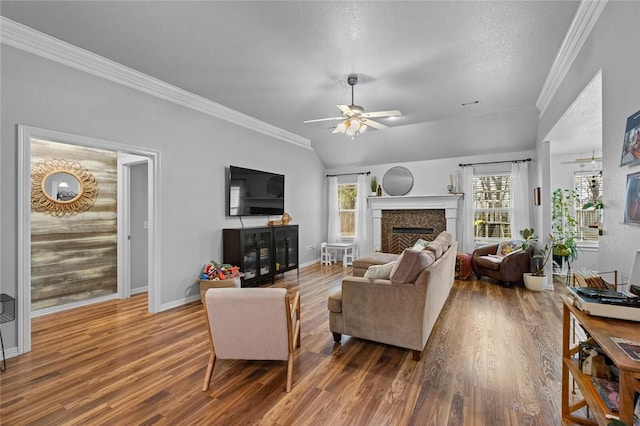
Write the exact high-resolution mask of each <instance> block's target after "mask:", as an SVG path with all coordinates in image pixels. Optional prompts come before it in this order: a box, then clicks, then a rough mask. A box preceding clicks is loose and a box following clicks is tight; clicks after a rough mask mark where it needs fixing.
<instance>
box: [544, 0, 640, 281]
mask: <svg viewBox="0 0 640 426" xmlns="http://www.w3.org/2000/svg"><path fill="white" fill-rule="evenodd" d="M638 22H640V3H639V2H617V1H610V2H608V3H607V5H606V7H605V9H604V10H603V12H602V14H601V15H600V18H599V20H598V22H597V23H596V25H595V27H594V28H593V31H592V32H591V34H590V35H589V37H588V39H587V41H586V42H585V44H584V46H583V48H582V50H581V51H580V53H579V54H578V56H577V57H576V60H575V61H574V63H573V65H572V67H571V68H570V69H569V71H568V73H567V75H566V77H565V78H564V80H563V81H562V84H561V85H560V87H559V89H558V91H557V93H556V94H555V96H554V97H553V99H552V101H551V103H550V104H549V107H548V108H547V109H546V110H545V113H544V114H543V115H542V116H541V119H540V124H539V127H538V140H540V139H541V138H543V137H544V136H545V135H547V134H548V133H549V130H550V129H551V128H552V127H553V125H554V124H555V123H556V122H557V121H558V120H559V119H560V117H561V116H562V114H563V113H564V111H565V110H566V109H567V108H568V107H569V106H570V105H571V103H572V102H573V101H574V100H575V99H576V98H577V96H578V95H579V94H580V92H581V91H582V89H583V88H584V87H585V86H586V85H587V84H588V83H589V82H590V81H591V79H592V78H593V76H594V75H595V74H596V73H597V72H598V71H599V70H602V121H603V122H602V137H603V147H602V151H603V152H602V157H603V181H604V187H603V190H604V197H603V204H604V206H605V213H604V225H603V236H602V237H601V239H600V255H599V257H598V265H597V266H596V268H597V269H599V270H602V271H606V270H614V269H617V270H619V271H620V272H622V273H623V274H625V275H628V273H629V271H630V270H631V266H632V262H633V257H634V255H635V252H636V250H638V249H639V248H640V227H638V226H634V225H625V224H624V223H623V217H624V216H623V206H624V198H625V184H626V175H627V174H628V173H633V172H636V171H639V170H640V166H633V167H628V166H626V167H620V156H621V150H622V141H623V135H624V130H625V125H626V120H627V117H628V116H630V115H631V114H633V113H635V112H636V111H638V110H640V98H639V97H638V94H639V93H640V78H638V70H639V69H640V55H639V54H638V46H637V41H638V34H637V29H636V28H637V24H638Z"/></svg>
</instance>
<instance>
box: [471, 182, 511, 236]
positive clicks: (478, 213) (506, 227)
mask: <svg viewBox="0 0 640 426" xmlns="http://www.w3.org/2000/svg"><path fill="white" fill-rule="evenodd" d="M473 210H474V214H473V219H474V220H473V230H474V240H475V242H491V241H500V240H504V239H508V238H511V176H510V175H509V174H498V175H479V176H474V177H473Z"/></svg>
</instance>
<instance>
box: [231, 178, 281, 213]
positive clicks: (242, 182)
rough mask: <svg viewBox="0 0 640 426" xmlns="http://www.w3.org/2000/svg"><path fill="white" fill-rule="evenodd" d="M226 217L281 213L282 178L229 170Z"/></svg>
mask: <svg viewBox="0 0 640 426" xmlns="http://www.w3.org/2000/svg"><path fill="white" fill-rule="evenodd" d="M228 196H229V216H269V215H281V214H282V213H284V175H281V174H277V173H270V172H265V171H261V170H253V169H245V168H243V167H237V166H229V194H228Z"/></svg>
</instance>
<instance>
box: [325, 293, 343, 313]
mask: <svg viewBox="0 0 640 426" xmlns="http://www.w3.org/2000/svg"><path fill="white" fill-rule="evenodd" d="M327 309H329V312H337V313H340V312H342V290H338V291H336V292H335V293H333V294H331V295H329V299H328V300H327Z"/></svg>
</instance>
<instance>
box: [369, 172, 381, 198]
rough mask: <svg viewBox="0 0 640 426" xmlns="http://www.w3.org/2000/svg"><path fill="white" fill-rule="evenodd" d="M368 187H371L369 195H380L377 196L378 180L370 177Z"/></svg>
mask: <svg viewBox="0 0 640 426" xmlns="http://www.w3.org/2000/svg"><path fill="white" fill-rule="evenodd" d="M369 183H370V185H371V195H372V196H374V195H380V194H378V186H379V185H378V178H377V177H375V175H374V176H371V180H370V181H369Z"/></svg>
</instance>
